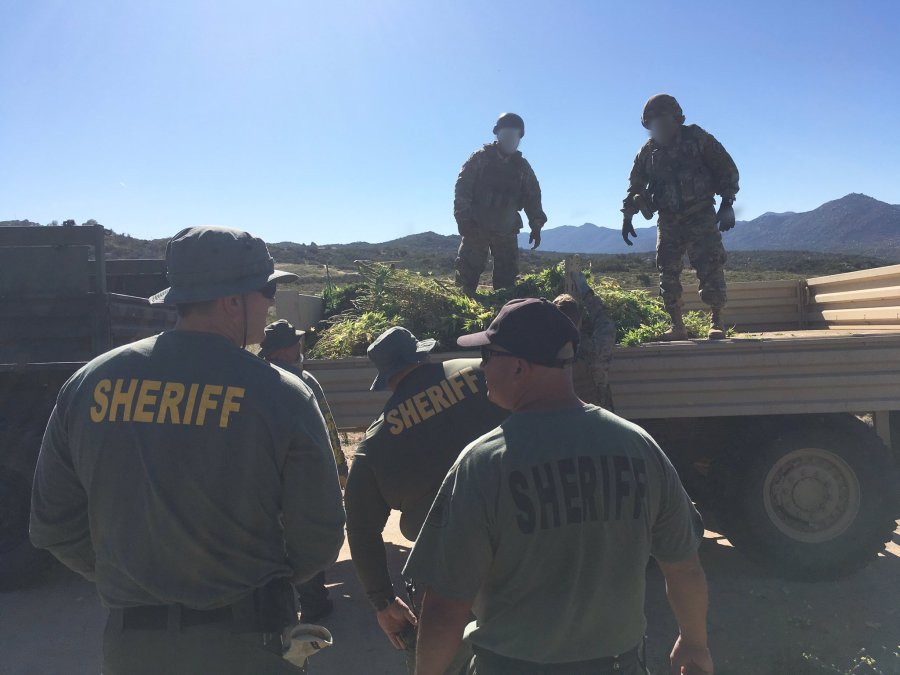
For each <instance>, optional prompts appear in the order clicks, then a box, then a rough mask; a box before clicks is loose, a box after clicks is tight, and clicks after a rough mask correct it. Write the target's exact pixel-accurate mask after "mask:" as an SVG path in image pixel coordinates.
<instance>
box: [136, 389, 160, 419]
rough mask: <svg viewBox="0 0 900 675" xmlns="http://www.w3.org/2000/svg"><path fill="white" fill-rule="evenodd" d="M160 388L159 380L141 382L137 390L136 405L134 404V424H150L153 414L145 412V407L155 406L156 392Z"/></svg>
mask: <svg viewBox="0 0 900 675" xmlns="http://www.w3.org/2000/svg"><path fill="white" fill-rule="evenodd" d="M161 386H162V382H160V381H159V380H142V381H141V388H140V389H139V390H138V398H137V403H135V404H134V415H133V419H134V421H135V422H152V421H153V413H152V412H151V411H149V410H147V406H155V405H156V392H158V391H159V388H160V387H161Z"/></svg>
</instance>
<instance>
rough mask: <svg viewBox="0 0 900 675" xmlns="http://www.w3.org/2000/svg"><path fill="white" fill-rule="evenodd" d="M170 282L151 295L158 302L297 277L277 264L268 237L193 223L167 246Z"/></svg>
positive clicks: (170, 302) (199, 299) (240, 290)
mask: <svg viewBox="0 0 900 675" xmlns="http://www.w3.org/2000/svg"><path fill="white" fill-rule="evenodd" d="M166 276H167V277H168V279H169V284H171V285H170V286H169V288H166V289H165V290H162V291H160V292H159V293H157V294H156V295H154V296H152V297H151V298H150V302H151V304H155V305H178V304H182V303H190V302H202V301H204V300H214V299H216V298H222V297H225V296H226V295H239V294H241V293H251V292H253V291H257V290H259V289H261V288H262V287H263V286H265V285H266V284H267V283H269V282H270V281H277V282H281V281H295V280H296V279H297V275H296V274H291V273H290V272H281V271H278V270H276V269H275V261H274V260H273V259H272V256H270V255H269V249H268V248H266V243H265V242H264V241H263V240H262V239H260V238H258V237H254V236H253V235H252V234H250V233H249V232H242V231H241V230H233V229H231V228H228V227H215V226H203V227H189V228H186V229H184V230H182V231H181V232H179V233H178V234H176V235H175V236H174V237H173V238H172V240H171V241H170V242H169V243H168V245H167V246H166Z"/></svg>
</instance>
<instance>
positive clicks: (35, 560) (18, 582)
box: [0, 467, 51, 591]
mask: <svg viewBox="0 0 900 675" xmlns="http://www.w3.org/2000/svg"><path fill="white" fill-rule="evenodd" d="M30 507H31V481H29V480H28V479H27V478H26V477H25V476H23V475H22V474H20V473H17V472H15V471H10V470H9V469H6V468H3V467H0V590H4V591H5V590H10V589H14V588H21V587H23V586H27V585H28V584H30V583H33V582H34V581H36V580H37V579H39V578H40V577H41V576H42V575H43V573H44V572H45V571H46V570H47V568H48V567H49V566H50V563H51V556H50V555H49V554H48V553H47V552H46V551H42V550H40V549H36V548H35V547H34V546H32V545H31V542H30V541H29V540H28V516H29V513H30Z"/></svg>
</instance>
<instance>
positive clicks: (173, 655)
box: [103, 611, 305, 675]
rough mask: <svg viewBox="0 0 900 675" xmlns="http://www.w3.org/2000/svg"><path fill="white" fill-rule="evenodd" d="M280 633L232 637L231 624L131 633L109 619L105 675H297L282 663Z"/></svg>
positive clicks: (298, 670) (105, 637)
mask: <svg viewBox="0 0 900 675" xmlns="http://www.w3.org/2000/svg"><path fill="white" fill-rule="evenodd" d="M281 651H282V650H281V634H280V633H234V632H232V623H231V621H230V620H228V619H224V620H222V621H219V622H216V623H208V624H203V625H199V626H189V627H175V628H173V629H169V628H162V629H147V628H127V627H123V626H122V622H121V617H120V616H119V617H118V620H117V617H116V612H115V611H113V612H111V613H110V620H109V621H107V624H106V631H105V632H104V634H103V675H160V674H161V673H166V675H204V674H206V673H209V674H210V675H212V674H213V673H215V674H216V675H247V673H254V675H296V674H297V673H303V672H305V670H304V669H302V668H299V667H297V666H294V665H292V664H290V663H288V662H287V661H285V660H284V659H283V658H282V657H281Z"/></svg>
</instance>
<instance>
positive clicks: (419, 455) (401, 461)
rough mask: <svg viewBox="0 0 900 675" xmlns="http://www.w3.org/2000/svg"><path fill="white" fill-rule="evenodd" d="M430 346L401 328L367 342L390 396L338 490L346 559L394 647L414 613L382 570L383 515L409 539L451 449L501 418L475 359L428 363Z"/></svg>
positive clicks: (376, 386)
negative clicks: (394, 517)
mask: <svg viewBox="0 0 900 675" xmlns="http://www.w3.org/2000/svg"><path fill="white" fill-rule="evenodd" d="M434 346H435V341H434V340H422V341H418V340H416V338H415V336H414V335H413V334H412V333H410V332H409V331H408V330H407V329H405V328H401V327H395V328H391V329H389V330H387V331H385V332H384V333H382V334H381V335H380V336H379V337H378V338H377V339H376V340H375V341H374V342H373V343H372V344H371V345H370V346H369V349H368V355H369V358H370V359H371V360H372V361H373V362H374V363H375V365H376V366H377V367H378V377H377V378H376V379H375V381H374V382H373V383H372V389H373V390H384V389H390V390H391V392H392V394H391V397H390V398H389V399H388V401H387V403H386V404H385V406H384V410H383V411H382V413H381V415H380V416H379V417H378V419H377V420H375V422H374V423H373V424H372V425H371V426H370V427H369V429H368V431H367V432H366V436H365V438H364V439H363V441H362V442H361V443H360V444H359V446H358V448H357V451H356V455H355V457H354V459H353V464H352V466H351V467H350V476H349V478H348V479H347V490H346V492H345V494H344V500H345V503H346V506H347V539H348V541H349V543H350V553H351V556H352V557H353V564H354V566H355V567H356V572H357V574H358V575H359V578H360V581H361V582H362V585H363V588H364V589H365V591H366V593H367V594H368V597H369V600H370V601H371V603H372V605H373V607H374V608H375V610H376V612H377V619H378V624H379V625H380V626H381V628H382V630H383V631H384V632H385V634H386V635H387V637H388V639H389V640H390V641H391V643H392V644H393V645H394V647H396V648H397V649H404V648H409V649H411V648H412V647H413V639H412V638H413V635H414V633H413V631H412V627H413V625H414V624H415V622H416V618H415V616H414V615H413V613H412V611H411V610H410V608H409V606H408V605H407V604H406V603H405V602H403V600H401V599H400V598H398V597H397V595H396V593H395V591H394V585H393V583H392V582H391V577H390V574H389V573H388V568H387V560H386V558H385V549H384V540H383V538H382V532H383V530H384V526H385V523H386V522H387V519H388V516H389V515H390V512H391V510H392V509H395V510H398V511H400V512H401V514H402V515H401V517H400V530H401V532H402V533H403V536H404V537H406V538H407V539H409V540H415V538H416V536H418V534H419V530H420V529H421V527H422V522H423V521H424V519H425V515H426V514H427V513H428V509H429V508H430V507H431V503H432V501H434V496H435V494H437V491H438V488H439V487H440V485H441V482H442V481H443V479H444V476H446V474H447V470H448V469H449V468H450V466H451V465H452V464H453V462H454V461H455V460H456V458H457V457H458V456H459V453H460V452H461V451H462V449H463V448H464V447H465V446H466V445H467V444H468V443H469V442H471V441H472V440H473V439H475V438H477V437H478V436H480V435H481V434H483V433H485V432H486V431H488V430H489V429H493V428H494V427H496V426H497V424H499V423H500V421H501V420H503V419H504V418H505V417H506V415H507V413H506V411H505V410H502V409H501V408H499V407H498V406H496V405H494V404H493V403H491V402H490V401H488V398H487V386H486V385H485V381H484V374H483V373H482V372H481V370H480V369H479V368H478V360H477V359H452V360H449V361H445V362H444V363H431V362H429V360H428V355H429V352H430V351H431V350H432V349H433V348H434Z"/></svg>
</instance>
